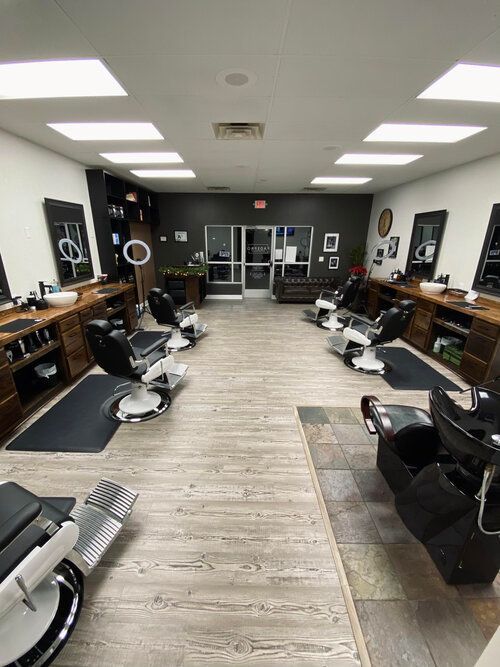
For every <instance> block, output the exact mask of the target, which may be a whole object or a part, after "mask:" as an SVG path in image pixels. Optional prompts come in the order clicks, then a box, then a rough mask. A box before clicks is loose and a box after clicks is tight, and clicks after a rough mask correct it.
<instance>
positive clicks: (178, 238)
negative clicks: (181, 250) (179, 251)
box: [174, 232, 188, 243]
mask: <svg viewBox="0 0 500 667" xmlns="http://www.w3.org/2000/svg"><path fill="white" fill-rule="evenodd" d="M174 239H175V242H176V243H187V242H188V233H187V232H174Z"/></svg>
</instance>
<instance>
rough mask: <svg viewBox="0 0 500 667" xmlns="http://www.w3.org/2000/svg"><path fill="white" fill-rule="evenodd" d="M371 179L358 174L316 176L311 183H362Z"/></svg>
mask: <svg viewBox="0 0 500 667" xmlns="http://www.w3.org/2000/svg"><path fill="white" fill-rule="evenodd" d="M371 180H372V179H371V178H363V177H357V176H316V178H313V180H312V181H311V185H362V184H363V183H368V181H371Z"/></svg>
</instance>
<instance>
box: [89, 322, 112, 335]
mask: <svg viewBox="0 0 500 667" xmlns="http://www.w3.org/2000/svg"><path fill="white" fill-rule="evenodd" d="M85 328H86V330H87V331H88V333H89V334H90V335H91V336H107V335H108V334H109V333H111V332H112V331H115V328H114V327H113V325H112V324H110V323H109V322H108V320H92V322H89V323H88V324H87V325H86V327H85Z"/></svg>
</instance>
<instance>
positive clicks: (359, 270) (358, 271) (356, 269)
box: [349, 265, 368, 276]
mask: <svg viewBox="0 0 500 667" xmlns="http://www.w3.org/2000/svg"><path fill="white" fill-rule="evenodd" d="M349 273H350V274H352V275H353V276H366V274H367V273H368V271H367V270H366V268H365V267H364V266H361V265H358V266H351V268H350V269H349Z"/></svg>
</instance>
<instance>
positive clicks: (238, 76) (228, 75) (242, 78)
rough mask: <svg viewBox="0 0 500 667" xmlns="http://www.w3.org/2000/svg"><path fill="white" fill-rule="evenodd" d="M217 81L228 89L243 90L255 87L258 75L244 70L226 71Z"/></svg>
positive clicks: (221, 73)
mask: <svg viewBox="0 0 500 667" xmlns="http://www.w3.org/2000/svg"><path fill="white" fill-rule="evenodd" d="M215 80H216V81H217V83H218V84H219V85H220V86H224V87H226V88H227V87H231V88H243V87H246V86H253V84H254V83H255V82H256V81H257V75H256V74H254V73H253V72H249V71H248V70H244V69H225V70H223V71H222V72H219V73H218V74H217V76H216V77H215Z"/></svg>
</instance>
